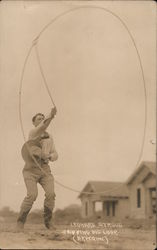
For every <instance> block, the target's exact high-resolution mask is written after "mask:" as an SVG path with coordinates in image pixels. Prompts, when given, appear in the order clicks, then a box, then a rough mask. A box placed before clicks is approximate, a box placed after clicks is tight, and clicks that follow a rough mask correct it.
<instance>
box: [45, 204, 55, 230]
mask: <svg viewBox="0 0 157 250" xmlns="http://www.w3.org/2000/svg"><path fill="white" fill-rule="evenodd" d="M44 223H45V226H46V227H47V228H48V229H50V230H55V229H56V228H55V227H54V225H53V223H52V210H51V209H49V208H48V207H46V206H44Z"/></svg>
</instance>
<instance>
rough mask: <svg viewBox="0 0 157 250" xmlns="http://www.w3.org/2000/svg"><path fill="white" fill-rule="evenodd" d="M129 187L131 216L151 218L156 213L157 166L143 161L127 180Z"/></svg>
mask: <svg viewBox="0 0 157 250" xmlns="http://www.w3.org/2000/svg"><path fill="white" fill-rule="evenodd" d="M126 184H127V186H128V189H129V199H130V217H131V218H150V217H153V216H155V213H156V211H155V210H156V209H155V208H156V166H155V163H153V162H143V163H142V164H140V166H139V167H138V168H137V169H136V170H135V171H134V172H133V174H132V175H131V176H130V177H129V179H128V180H127V182H126Z"/></svg>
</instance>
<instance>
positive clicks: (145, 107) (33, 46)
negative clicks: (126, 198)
mask: <svg viewBox="0 0 157 250" xmlns="http://www.w3.org/2000/svg"><path fill="white" fill-rule="evenodd" d="M83 8H94V9H99V10H103V11H106V12H108V13H110V14H111V15H113V16H114V17H116V18H117V19H118V20H119V21H120V22H121V24H122V25H123V26H124V28H125V29H126V30H127V32H128V34H129V36H130V38H131V41H132V43H133V45H134V48H135V50H136V53H137V57H138V60H139V64H140V68H141V72H142V80H143V87H144V97H145V105H144V115H145V116H144V117H145V119H144V129H143V138H142V144H141V150H140V153H139V157H138V160H137V163H136V167H138V165H139V163H140V161H141V158H142V154H143V149H144V142H145V134H146V124H147V92H146V83H145V77H144V70H143V66H142V62H141V58H140V54H139V51H138V49H137V46H136V43H135V40H134V38H133V36H132V34H131V32H130V30H129V29H128V27H127V25H126V24H125V22H124V21H123V20H122V19H121V18H120V17H119V16H118V15H116V14H115V13H114V12H112V11H110V10H108V9H106V8H103V7H98V6H79V7H75V8H72V9H70V10H67V11H65V12H63V13H61V14H59V15H58V16H56V17H55V18H53V19H52V20H51V21H50V22H49V23H48V24H47V25H46V26H45V27H44V28H43V29H42V30H41V32H40V33H39V35H38V36H37V37H36V38H35V39H34V40H33V42H32V45H31V47H30V49H29V51H28V53H27V56H26V58H25V61H24V66H23V70H22V74H21V80H20V90H19V117H20V125H21V130H22V134H23V138H24V141H25V142H26V137H25V133H24V126H23V122H22V111H21V107H22V105H21V94H22V84H23V78H24V72H25V68H26V65H27V62H28V59H29V56H30V54H31V52H32V49H33V48H35V53H36V58H37V62H38V65H39V69H40V72H41V76H42V78H43V83H44V85H45V87H46V90H47V93H48V95H49V97H50V99H51V102H52V104H53V106H54V107H56V105H55V103H54V100H53V98H52V95H51V92H50V90H49V87H48V84H47V81H46V77H45V75H44V70H43V67H42V64H41V60H40V56H39V50H38V41H39V38H40V36H41V35H42V34H43V33H44V31H45V30H46V29H47V28H48V27H49V26H50V25H51V24H53V23H54V22H55V21H56V20H58V19H59V18H61V17H63V16H65V15H66V14H68V13H70V12H73V11H76V10H79V9H83ZM26 146H27V143H26ZM27 149H28V152H30V151H29V148H28V146H27ZM31 156H32V159H33V160H34V162H35V163H36V165H37V166H38V167H39V168H40V170H41V171H42V172H43V173H44V174H45V175H47V173H46V172H45V171H44V170H43V169H42V167H41V166H40V165H39V163H38V162H37V161H36V159H35V157H34V156H33V155H31ZM54 181H55V183H57V184H58V185H60V186H62V187H63V188H65V189H68V190H70V191H73V192H77V193H81V194H104V193H106V192H109V191H114V190H117V189H119V188H121V186H122V185H121V184H119V185H117V187H115V188H113V189H109V190H104V191H102V192H82V191H79V190H76V189H73V188H71V187H69V186H66V185H64V184H62V183H60V182H58V181H57V180H55V179H54Z"/></svg>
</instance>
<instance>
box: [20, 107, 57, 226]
mask: <svg viewBox="0 0 157 250" xmlns="http://www.w3.org/2000/svg"><path fill="white" fill-rule="evenodd" d="M56 112H57V110H56V108H52V110H51V112H50V114H49V116H48V117H46V118H45V116H44V115H43V114H41V113H38V114H36V115H35V116H34V117H33V118H32V121H33V124H34V126H35V128H34V129H32V130H31V131H30V134H29V138H28V141H27V142H25V144H24V145H23V147H22V150H21V153H22V157H23V159H24V161H25V166H24V169H23V177H24V181H25V184H26V188H27V196H26V197H25V198H24V200H23V202H22V205H21V210H20V213H19V216H18V219H17V229H20V230H21V229H23V228H24V224H25V222H26V218H27V215H28V213H29V211H30V210H31V208H32V205H33V203H34V201H35V200H36V198H37V194H38V189H37V183H40V185H41V186H42V187H43V189H44V191H45V200H44V223H45V226H46V227H47V228H48V229H54V225H53V222H52V212H53V209H54V203H55V193H54V178H53V175H52V173H51V170H50V166H49V165H48V163H49V161H56V160H57V159H58V154H57V152H56V149H55V146H54V142H53V139H52V136H50V135H49V133H47V132H46V129H47V127H48V126H49V124H50V122H51V121H52V119H53V118H54V117H55V115H56Z"/></svg>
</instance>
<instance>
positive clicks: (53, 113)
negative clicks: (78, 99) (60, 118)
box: [51, 107, 57, 118]
mask: <svg viewBox="0 0 157 250" xmlns="http://www.w3.org/2000/svg"><path fill="white" fill-rule="evenodd" d="M56 113H57V109H56V107H54V108H52V109H51V117H52V118H53V117H54V116H55V115H56Z"/></svg>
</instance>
